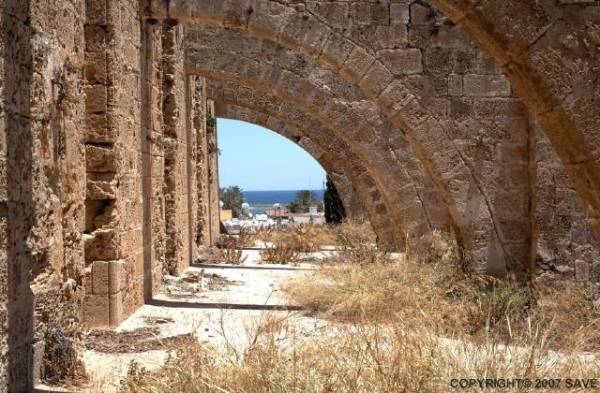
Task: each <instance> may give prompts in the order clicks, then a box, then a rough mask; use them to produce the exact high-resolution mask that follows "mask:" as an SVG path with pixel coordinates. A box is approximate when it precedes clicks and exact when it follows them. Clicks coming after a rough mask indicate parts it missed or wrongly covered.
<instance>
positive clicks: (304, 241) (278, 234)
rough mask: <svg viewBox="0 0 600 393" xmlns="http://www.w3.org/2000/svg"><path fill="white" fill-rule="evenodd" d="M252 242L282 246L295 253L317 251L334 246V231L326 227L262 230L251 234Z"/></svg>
mask: <svg viewBox="0 0 600 393" xmlns="http://www.w3.org/2000/svg"><path fill="white" fill-rule="evenodd" d="M252 238H253V239H254V240H261V241H263V242H267V243H272V244H282V245H285V247H287V248H291V249H294V250H295V251H297V252H313V251H318V250H319V249H320V248H321V247H323V246H328V245H334V244H336V236H335V233H334V230H333V229H332V228H331V227H330V226H328V225H292V226H290V227H289V228H285V229H277V228H273V227H269V228H262V229H260V230H258V231H256V232H255V233H253V234H252Z"/></svg>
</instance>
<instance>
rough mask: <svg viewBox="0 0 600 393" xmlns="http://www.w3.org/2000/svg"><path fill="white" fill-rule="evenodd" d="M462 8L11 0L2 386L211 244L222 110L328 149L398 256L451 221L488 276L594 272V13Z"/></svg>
mask: <svg viewBox="0 0 600 393" xmlns="http://www.w3.org/2000/svg"><path fill="white" fill-rule="evenodd" d="M461 4H462V5H465V4H470V3H469V2H458V1H447V0H431V1H422V0H410V1H409V0H391V1H367V0H364V1H359V0H356V1H305V2H300V1H294V2H282V1H270V0H253V1H251V2H250V1H237V0H202V1H196V0H194V1H192V0H189V1H183V0H182V1H177V2H174V1H171V2H167V1H164V0H152V1H138V0H50V1H38V0H4V1H3V2H2V3H1V4H0V8H1V14H0V18H1V19H0V23H1V30H0V34H1V36H0V38H1V39H0V53H1V54H2V56H1V57H0V71H1V74H0V75H1V76H0V79H1V83H0V93H1V95H2V101H1V103H0V146H1V149H0V392H5V391H11V392H21V391H28V390H30V385H31V382H32V381H33V380H34V379H36V378H39V377H40V376H42V375H43V373H44V370H43V368H42V367H41V365H42V364H43V360H44V358H45V357H46V356H47V354H45V352H44V348H45V345H46V341H47V340H48V339H49V338H48V337H49V335H48V332H49V331H51V330H52V331H60V332H61V334H64V336H65V337H67V338H68V340H69V341H70V342H73V345H75V343H74V341H75V340H74V339H75V337H76V336H77V334H78V332H77V326H80V325H81V323H83V324H84V325H85V326H87V327H106V326H111V325H116V324H118V323H119V322H121V321H122V320H123V319H124V318H126V317H127V316H128V315H130V314H131V313H132V312H133V311H134V310H135V309H137V308H138V307H139V306H140V305H142V304H143V302H144V301H148V300H149V299H151V297H152V295H153V294H154V293H156V292H157V291H159V290H160V288H161V282H162V279H163V275H164V274H165V273H169V274H178V273H180V272H181V271H183V270H184V269H185V268H186V267H187V266H188V265H189V263H190V262H191V261H192V260H193V259H194V258H195V256H196V253H197V252H198V250H199V249H200V248H201V247H205V246H210V245H214V244H215V242H216V240H217V237H218V234H219V219H218V217H219V195H218V192H219V190H218V165H217V154H218V149H217V138H216V137H217V133H216V122H215V117H216V116H217V114H218V113H217V109H218V108H220V106H223V108H224V109H223V113H228V114H229V115H230V116H232V117H240V118H245V119H247V120H253V121H254V122H256V123H259V124H262V125H265V126H267V127H269V128H272V129H274V130H276V131H279V132H280V133H282V134H283V135H286V136H287V137H289V138H290V139H292V140H294V141H295V142H297V143H298V144H300V145H301V146H303V147H305V148H306V149H307V150H309V151H310V152H311V153H312V154H314V155H315V156H316V157H318V159H319V160H320V161H321V162H323V163H324V166H326V167H327V168H328V169H329V171H330V172H331V173H332V175H333V176H334V179H337V180H336V181H337V182H338V183H339V184H344V186H343V187H340V189H341V190H342V193H343V194H344V195H345V198H346V199H349V198H348V195H349V194H350V193H351V191H350V189H353V191H354V193H353V195H356V197H355V199H356V198H358V199H359V202H360V203H359V204H361V205H362V206H363V207H364V212H365V215H366V216H367V217H368V218H369V220H370V221H371V223H372V225H373V227H374V229H375V230H376V232H377V234H378V236H379V239H380V242H381V244H382V245H384V246H387V247H389V248H399V249H402V248H403V247H405V246H406V244H407V242H409V244H410V242H413V241H414V242H418V241H419V239H421V238H422V237H426V236H425V235H427V234H428V233H429V232H431V231H433V230H436V229H441V230H444V231H447V232H453V233H454V235H455V237H456V239H457V241H458V242H459V243H460V245H461V246H463V247H464V250H465V251H466V254H465V255H466V256H467V257H470V258H471V261H472V262H473V266H474V267H475V268H477V269H478V270H481V271H486V272H488V273H494V274H499V275H500V274H504V273H506V272H508V271H510V272H516V273H525V272H526V271H527V269H531V268H533V267H537V269H538V271H539V273H540V274H542V275H544V276H545V277H552V278H554V279H576V280H580V281H588V280H592V281H597V280H600V276H599V274H600V271H599V269H600V266H599V265H598V263H599V258H600V255H599V249H600V246H599V244H598V237H597V235H598V233H599V231H598V228H600V225H599V223H600V220H599V219H598V217H600V213H599V212H600V198H599V197H598V196H599V195H600V192H599V190H600V177H599V175H598V174H599V173H600V171H598V166H599V165H600V164H599V162H600V149H598V145H599V144H598V143H597V142H598V140H600V139H599V136H598V135H599V134H598V129H600V128H598V124H599V123H598V122H599V119H600V117H599V116H598V113H597V110H595V109H596V108H597V107H598V105H597V103H598V100H599V95H598V94H599V92H600V88H598V84H599V83H600V80H599V79H598V78H599V77H598V75H600V73H598V69H599V68H598V62H597V56H596V55H597V46H598V44H599V42H600V39H599V36H598V34H597V31H598V28H597V27H598V26H599V25H600V19H599V18H600V14H599V13H598V12H597V10H598V9H600V8H598V7H597V4H598V2H597V1H595V2H585V3H581V2H577V3H573V2H571V1H561V2H530V1H527V0H514V1H511V2H506V5H503V6H501V7H494V4H497V2H491V1H482V2H479V3H478V4H477V6H469V7H467V8H463V7H462V6H461ZM436 5H437V6H439V7H440V9H441V10H442V11H443V12H445V13H446V14H444V13H442V12H440V10H438V9H437V8H436V7H435V6H436ZM590 5H591V6H590ZM447 16H448V17H449V18H451V19H449V18H448V17H447ZM515 59H518V61H516V60H515ZM205 78H209V79H210V81H208V82H207V80H205ZM207 89H208V90H209V91H208V92H207ZM212 100H215V101H216V102H217V107H216V108H215V104H214V102H213V101H212ZM531 119H535V120H536V121H537V122H538V123H539V126H538V125H537V124H536V122H535V121H533V120H531ZM344 190H347V191H344ZM342 198H344V196H342ZM355 202H356V200H355ZM345 203H346V204H350V203H354V202H346V200H345ZM594 228H595V229H594ZM34 366H35V367H34Z"/></svg>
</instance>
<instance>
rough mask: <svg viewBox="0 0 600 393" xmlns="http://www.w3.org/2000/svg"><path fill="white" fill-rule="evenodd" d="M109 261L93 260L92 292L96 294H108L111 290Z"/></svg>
mask: <svg viewBox="0 0 600 393" xmlns="http://www.w3.org/2000/svg"><path fill="white" fill-rule="evenodd" d="M109 265H110V262H108V261H94V262H92V293H93V294H94V295H108V293H109V292H110V284H109Z"/></svg>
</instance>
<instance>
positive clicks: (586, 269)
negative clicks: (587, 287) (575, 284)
mask: <svg viewBox="0 0 600 393" xmlns="http://www.w3.org/2000/svg"><path fill="white" fill-rule="evenodd" d="M575 279H576V280H577V281H584V282H587V281H589V280H590V265H589V264H588V263H587V262H586V261H582V260H581V259H577V260H576V261H575Z"/></svg>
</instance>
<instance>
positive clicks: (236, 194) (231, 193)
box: [219, 186, 246, 217]
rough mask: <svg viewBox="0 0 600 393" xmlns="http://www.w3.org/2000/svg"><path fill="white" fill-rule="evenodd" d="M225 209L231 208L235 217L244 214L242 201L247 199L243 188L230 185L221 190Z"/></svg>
mask: <svg viewBox="0 0 600 393" xmlns="http://www.w3.org/2000/svg"><path fill="white" fill-rule="evenodd" d="M219 194H220V197H221V201H222V202H223V209H231V214H232V215H233V217H239V216H240V215H241V214H242V203H244V202H245V201H246V198H245V197H244V193H243V192H242V189H241V188H240V187H238V186H229V187H227V188H221V189H220V190H219Z"/></svg>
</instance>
